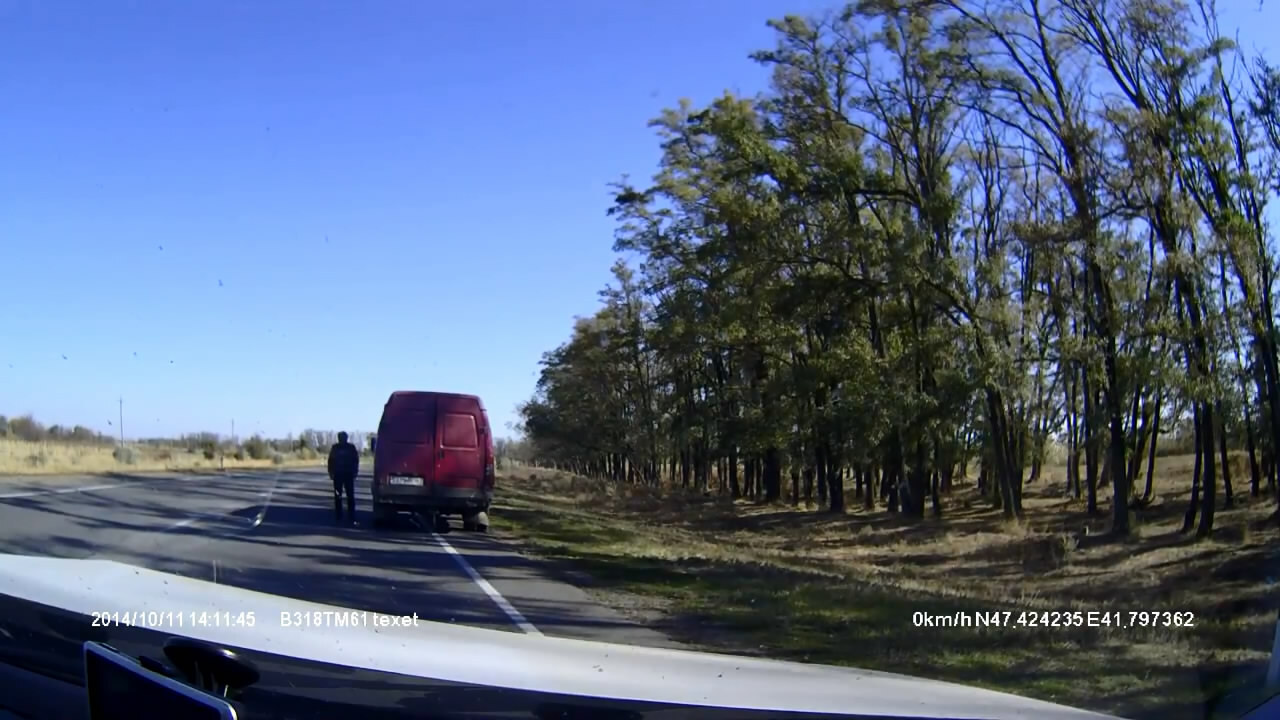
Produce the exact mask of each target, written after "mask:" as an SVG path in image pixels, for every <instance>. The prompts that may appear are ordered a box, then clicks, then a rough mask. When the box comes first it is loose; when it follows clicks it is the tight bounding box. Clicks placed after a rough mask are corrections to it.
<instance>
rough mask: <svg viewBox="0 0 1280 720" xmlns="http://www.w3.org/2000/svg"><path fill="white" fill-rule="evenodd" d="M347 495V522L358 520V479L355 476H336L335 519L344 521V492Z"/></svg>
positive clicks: (334, 487) (334, 481) (334, 490)
mask: <svg viewBox="0 0 1280 720" xmlns="http://www.w3.org/2000/svg"><path fill="white" fill-rule="evenodd" d="M343 493H346V495H347V522H355V521H356V479H355V478H353V477H335V478H334V479H333V519H334V522H342V494H343Z"/></svg>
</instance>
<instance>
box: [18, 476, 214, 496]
mask: <svg viewBox="0 0 1280 720" xmlns="http://www.w3.org/2000/svg"><path fill="white" fill-rule="evenodd" d="M222 475H223V476H224V477H227V478H234V479H239V478H237V476H234V475H228V474H227V473H226V472H225V471H224V472H223V473H222ZM207 477H209V476H208V475H195V476H192V477H181V476H179V477H159V478H143V479H141V480H135V481H133V482H127V483H113V484H111V485H85V486H80V487H69V488H60V489H58V490H28V491H25V492H11V493H0V500H9V499H15V498H28V497H39V496H41V495H68V494H71V493H82V492H93V491H95V490H114V489H115V488H122V487H129V486H131V485H142V484H145V483H153V482H195V481H197V480H203V479H205V478H207Z"/></svg>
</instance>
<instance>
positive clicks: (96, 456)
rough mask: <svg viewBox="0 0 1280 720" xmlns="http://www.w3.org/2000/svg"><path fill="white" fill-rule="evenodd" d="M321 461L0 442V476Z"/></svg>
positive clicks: (305, 455) (312, 456) (294, 455)
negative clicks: (257, 458)
mask: <svg viewBox="0 0 1280 720" xmlns="http://www.w3.org/2000/svg"><path fill="white" fill-rule="evenodd" d="M323 464H324V457H323V456H322V455H320V454H318V453H315V452H314V451H312V452H305V451H304V452H289V453H273V454H272V456H271V457H268V458H264V459H260V460H255V459H252V458H245V459H240V460H238V459H236V458H235V457H232V456H227V457H225V458H220V457H218V456H214V457H213V458H207V457H205V456H204V455H203V454H202V453H201V452H199V451H197V452H189V451H188V450H187V449H186V448H180V447H162V446H154V445H137V444H127V445H125V446H124V450H123V451H121V450H120V449H118V448H117V447H116V446H114V445H95V444H89V443H59V442H29V441H25V440H18V439H14V438H0V476H5V475H10V476H32V475H99V474H104V473H114V472H121V471H124V470H128V471H129V472H156V471H172V470H216V469H218V468H222V467H225V468H227V469H229V470H231V469H235V470H245V469H252V468H279V467H319V466H321V465H323Z"/></svg>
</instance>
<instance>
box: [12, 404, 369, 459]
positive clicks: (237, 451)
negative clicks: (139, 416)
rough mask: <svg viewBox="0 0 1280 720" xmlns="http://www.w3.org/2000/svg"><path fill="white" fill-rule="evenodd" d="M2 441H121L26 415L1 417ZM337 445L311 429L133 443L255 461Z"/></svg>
mask: <svg viewBox="0 0 1280 720" xmlns="http://www.w3.org/2000/svg"><path fill="white" fill-rule="evenodd" d="M348 435H349V437H348V440H349V441H350V442H352V443H354V444H355V445H356V446H357V447H360V448H363V449H367V448H368V447H369V438H370V437H372V435H373V433H370V432H365V431H359V430H351V431H348ZM0 437H10V438H15V439H18V440H23V441H26V442H60V443H82V444H97V445H112V444H116V443H118V442H119V438H117V437H114V436H111V435H107V434H105V433H101V432H98V431H95V430H90V429H89V428H87V427H84V426H82V425H76V426H74V427H66V426H63V425H57V424H54V425H45V424H44V423H42V422H40V421H39V420H37V419H35V417H34V416H32V415H30V414H27V415H21V416H18V417H6V416H4V415H0ZM337 441H338V431H337V430H316V429H314V428H308V429H306V430H303V431H302V432H300V433H298V434H297V435H296V436H295V435H294V434H293V433H289V434H288V435H287V436H285V437H280V438H269V437H264V436H262V435H260V434H253V435H250V436H249V437H247V438H244V437H232V436H229V435H222V434H219V433H214V432H199V433H186V434H182V435H179V436H177V437H176V438H173V437H152V438H140V439H137V440H131V441H130V442H133V443H137V444H141V445H152V446H163V447H180V448H183V449H185V450H187V451H188V452H191V453H196V452H203V453H204V454H205V455H206V456H207V457H209V458H212V457H214V456H216V455H219V454H225V455H236V456H248V457H250V458H252V459H255V460H261V459H266V458H269V457H271V455H272V454H273V453H276V452H297V451H304V452H305V451H314V452H317V453H324V452H328V450H329V447H330V446H331V445H333V444H334V443H336V442H337Z"/></svg>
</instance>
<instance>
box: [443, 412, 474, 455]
mask: <svg viewBox="0 0 1280 720" xmlns="http://www.w3.org/2000/svg"><path fill="white" fill-rule="evenodd" d="M443 419H444V432H443V433H442V435H443V437H442V438H441V443H440V444H441V445H443V446H444V447H449V448H461V449H466V450H474V449H475V448H477V447H479V445H480V443H479V440H478V438H477V437H476V418H475V416H474V415H466V414H464V413H445V415H444V418H443Z"/></svg>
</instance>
